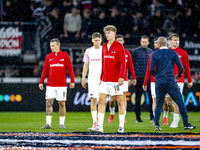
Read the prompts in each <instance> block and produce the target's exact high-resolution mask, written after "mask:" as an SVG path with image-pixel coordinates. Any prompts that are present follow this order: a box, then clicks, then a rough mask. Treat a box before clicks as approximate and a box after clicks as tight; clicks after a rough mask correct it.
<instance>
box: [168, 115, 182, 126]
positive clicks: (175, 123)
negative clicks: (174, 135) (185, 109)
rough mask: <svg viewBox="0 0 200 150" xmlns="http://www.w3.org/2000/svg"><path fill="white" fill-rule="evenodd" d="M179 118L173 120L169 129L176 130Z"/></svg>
mask: <svg viewBox="0 0 200 150" xmlns="http://www.w3.org/2000/svg"><path fill="white" fill-rule="evenodd" d="M179 120H180V118H179V117H178V118H177V120H174V121H173V122H172V123H171V126H170V128H178V122H179Z"/></svg>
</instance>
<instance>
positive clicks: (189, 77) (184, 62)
mask: <svg viewBox="0 0 200 150" xmlns="http://www.w3.org/2000/svg"><path fill="white" fill-rule="evenodd" d="M183 67H184V69H185V73H186V76H187V78H188V83H191V82H192V77H191V74H190V63H189V59H188V54H187V52H185V54H184V60H183Z"/></svg>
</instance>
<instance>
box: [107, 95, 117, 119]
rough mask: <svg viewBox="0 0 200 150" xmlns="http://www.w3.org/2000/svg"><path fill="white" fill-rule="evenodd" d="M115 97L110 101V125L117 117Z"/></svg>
mask: <svg viewBox="0 0 200 150" xmlns="http://www.w3.org/2000/svg"><path fill="white" fill-rule="evenodd" d="M115 106H116V103H115V96H111V98H110V101H109V109H110V116H109V118H108V123H112V122H113V118H114V116H115Z"/></svg>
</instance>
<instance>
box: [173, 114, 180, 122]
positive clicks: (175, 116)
mask: <svg viewBox="0 0 200 150" xmlns="http://www.w3.org/2000/svg"><path fill="white" fill-rule="evenodd" d="M178 118H179V114H176V113H174V120H173V121H176V122H177V120H178Z"/></svg>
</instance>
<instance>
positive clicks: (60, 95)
mask: <svg viewBox="0 0 200 150" xmlns="http://www.w3.org/2000/svg"><path fill="white" fill-rule="evenodd" d="M66 99H67V87H57V88H56V100H57V101H58V105H59V116H60V129H66V127H65V126H64V124H65V114H66V107H65V101H66Z"/></svg>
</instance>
